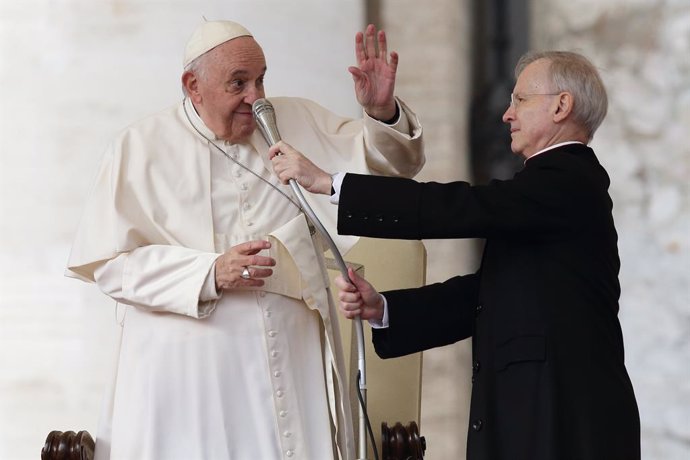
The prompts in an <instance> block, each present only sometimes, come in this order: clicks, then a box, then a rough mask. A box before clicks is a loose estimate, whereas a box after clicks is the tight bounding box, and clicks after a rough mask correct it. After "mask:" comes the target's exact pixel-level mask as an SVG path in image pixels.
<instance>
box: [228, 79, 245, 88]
mask: <svg viewBox="0 0 690 460" xmlns="http://www.w3.org/2000/svg"><path fill="white" fill-rule="evenodd" d="M230 86H231V87H232V88H235V89H240V88H242V87H243V86H244V80H233V81H231V82H230Z"/></svg>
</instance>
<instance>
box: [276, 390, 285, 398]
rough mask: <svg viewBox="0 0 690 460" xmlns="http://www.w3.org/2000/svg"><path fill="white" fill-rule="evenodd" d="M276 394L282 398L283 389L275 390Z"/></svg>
mask: <svg viewBox="0 0 690 460" xmlns="http://www.w3.org/2000/svg"><path fill="white" fill-rule="evenodd" d="M276 396H278V397H279V398H282V397H283V390H278V391H276Z"/></svg>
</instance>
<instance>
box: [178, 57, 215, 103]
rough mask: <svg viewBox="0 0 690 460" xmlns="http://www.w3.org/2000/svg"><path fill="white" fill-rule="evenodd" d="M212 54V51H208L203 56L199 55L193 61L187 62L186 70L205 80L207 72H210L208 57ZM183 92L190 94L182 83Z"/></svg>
mask: <svg viewBox="0 0 690 460" xmlns="http://www.w3.org/2000/svg"><path fill="white" fill-rule="evenodd" d="M210 54H211V53H210V52H206V53H204V54H202V55H201V56H199V57H197V58H196V59H194V60H193V61H192V62H190V63H189V64H187V66H186V67H185V68H184V71H185V72H191V73H193V74H194V75H196V78H198V79H199V80H203V81H205V80H206V73H207V72H208V66H207V65H206V61H208V57H209V55H210ZM182 92H183V93H184V95H185V96H189V94H187V88H185V87H184V85H182Z"/></svg>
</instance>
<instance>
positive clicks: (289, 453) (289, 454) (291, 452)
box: [285, 450, 295, 457]
mask: <svg viewBox="0 0 690 460" xmlns="http://www.w3.org/2000/svg"><path fill="white" fill-rule="evenodd" d="M285 455H287V456H288V457H292V456H293V455H295V452H293V451H292V450H288V451H287V452H285Z"/></svg>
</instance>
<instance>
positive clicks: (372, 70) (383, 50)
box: [347, 24, 398, 121]
mask: <svg viewBox="0 0 690 460" xmlns="http://www.w3.org/2000/svg"><path fill="white" fill-rule="evenodd" d="M377 41H378V48H377V46H376V45H377ZM355 55H356V57H357V67H355V66H351V67H348V69H347V70H348V71H349V72H350V73H351V74H352V79H353V80H354V82H355V94H356V95H357V101H358V102H359V103H360V105H361V106H362V107H363V108H364V110H365V111H366V112H367V113H368V114H369V116H371V117H372V118H376V119H377V120H382V121H385V120H390V119H391V118H393V117H394V116H395V99H394V97H393V95H394V91H395V75H396V72H397V70H398V53H396V52H395V51H392V52H391V53H390V57H389V56H388V45H387V43H386V33H385V32H384V31H383V30H380V31H379V32H378V33H377V32H376V27H374V25H373V24H369V25H368V26H367V28H366V31H365V33H364V34H363V33H362V32H357V34H356V35H355Z"/></svg>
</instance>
